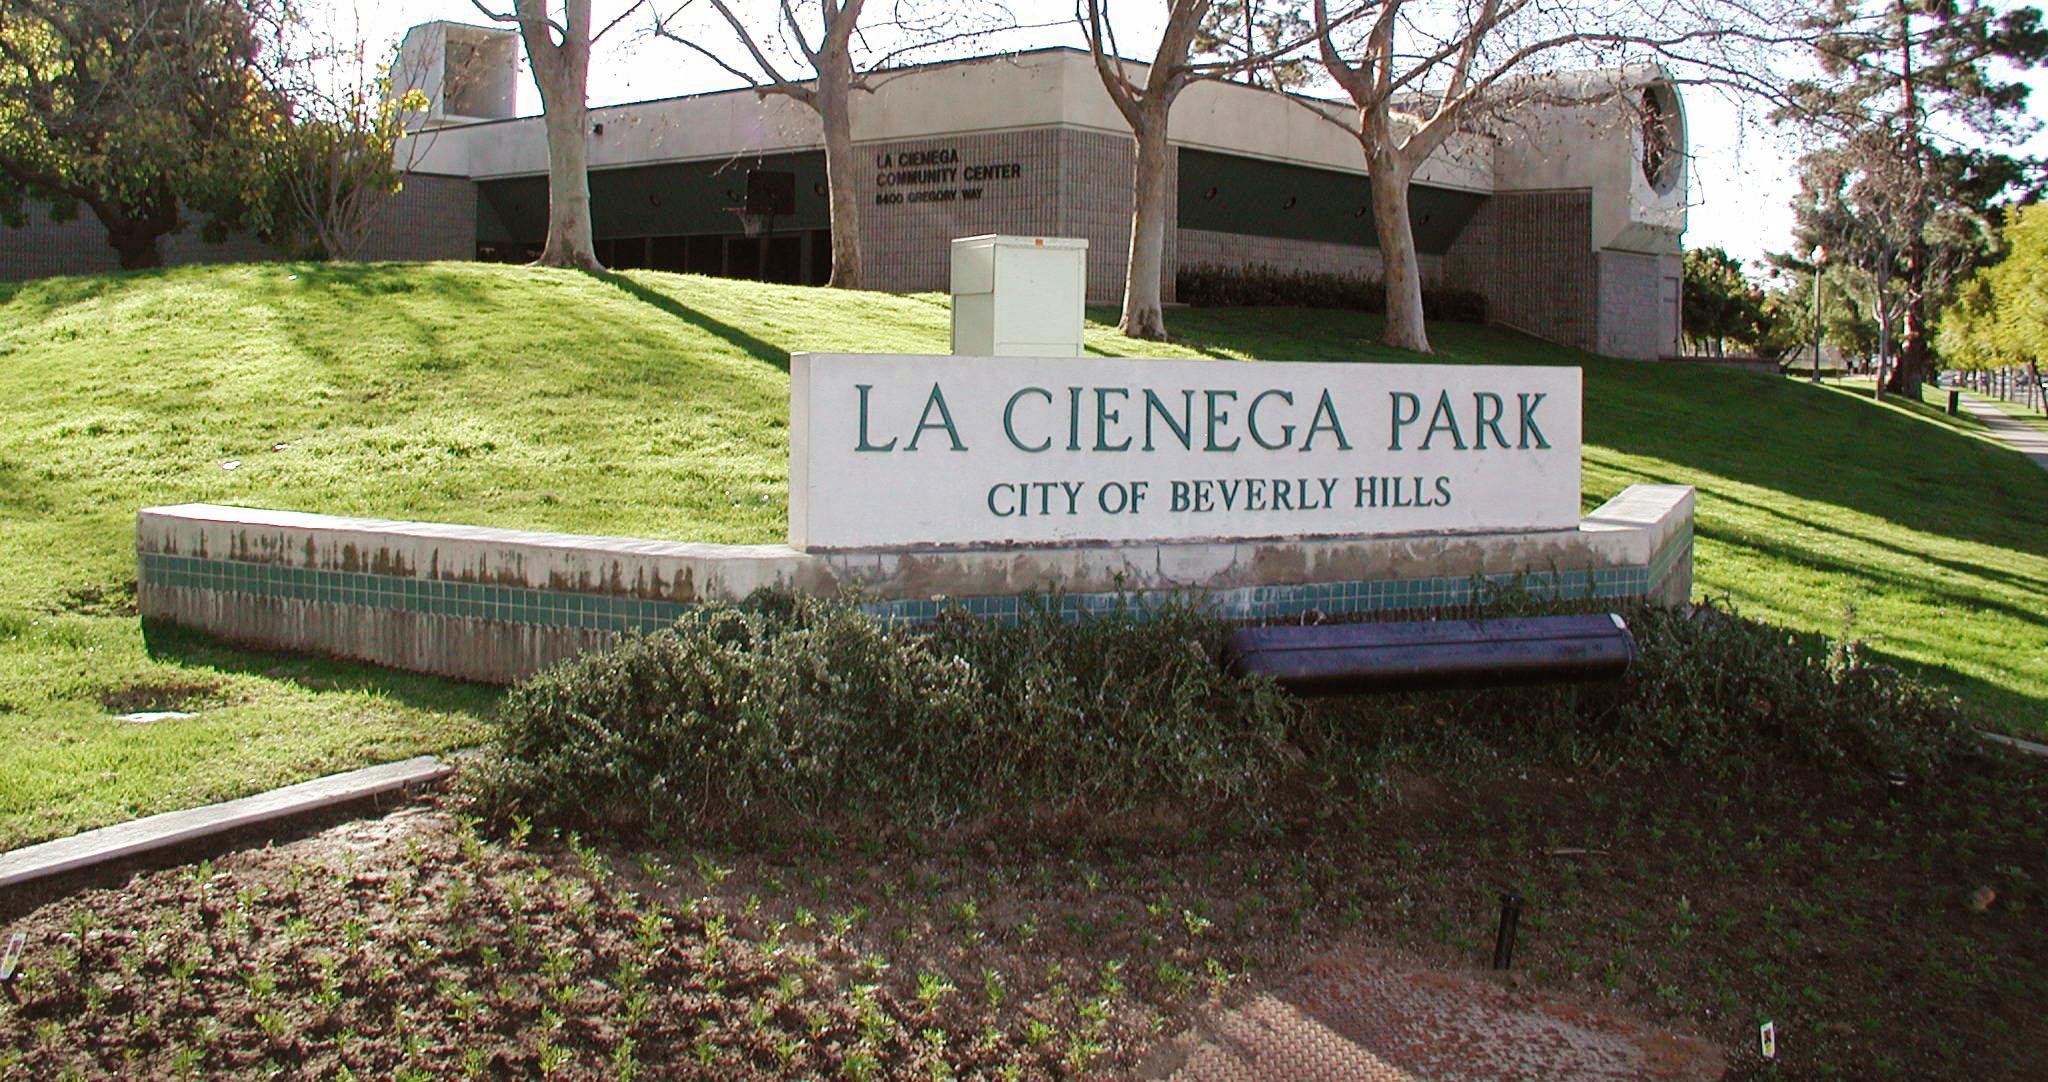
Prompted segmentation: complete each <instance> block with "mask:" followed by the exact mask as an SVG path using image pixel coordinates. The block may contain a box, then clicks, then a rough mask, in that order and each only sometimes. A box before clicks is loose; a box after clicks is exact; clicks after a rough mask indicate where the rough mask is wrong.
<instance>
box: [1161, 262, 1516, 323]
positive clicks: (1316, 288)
mask: <svg viewBox="0 0 2048 1082" xmlns="http://www.w3.org/2000/svg"><path fill="white" fill-rule="evenodd" d="M1174 290H1175V294H1174V295H1175V296H1176V297H1177V298H1179V300H1180V301H1181V302H1182V303H1183V304H1192V305H1195V306H1196V307H1200V308H1243V307H1248V306H1252V305H1277V306H1284V307H1294V308H1355V309H1358V310H1359V311H1363V312H1373V313H1384V312H1385V311H1386V310H1387V293H1386V286H1385V284H1384V283H1383V282H1382V281H1381V280H1380V279H1378V278H1366V277H1363V276H1361V275H1353V274H1338V273H1335V272H1332V271H1284V270H1280V269H1278V268H1276V267H1271V266H1267V265H1266V264H1264V263H1254V264H1250V265H1246V266H1235V267H1218V266H1209V265H1202V266H1192V267H1182V268H1181V269H1180V273H1179V275H1178V276H1177V277H1176V278H1175V279H1174ZM1422 310H1423V312H1424V313H1425V314H1426V315H1427V316H1428V317H1429V318H1430V319H1433V320H1454V321H1457V322H1460V323H1484V322H1486V297H1485V296H1484V295H1483V294H1480V293H1475V292H1473V291H1472V290H1469V289H1444V288H1438V287H1434V286H1425V287H1424V288H1423V290H1422Z"/></svg>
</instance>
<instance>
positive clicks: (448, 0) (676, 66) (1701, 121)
mask: <svg viewBox="0 0 2048 1082" xmlns="http://www.w3.org/2000/svg"><path fill="white" fill-rule="evenodd" d="M320 2H325V3H327V4H329V5H331V6H330V7H328V8H327V9H326V10H327V12H328V13H329V17H331V18H334V19H337V20H338V21H339V23H340V25H341V28H342V29H344V30H345V29H346V28H347V27H348V25H350V24H352V23H354V22H355V21H356V20H357V19H360V22H361V36H362V37H363V39H364V40H366V41H368V42H370V43H372V44H373V45H375V44H378V43H384V44H386V45H387V47H388V48H389V49H395V48H396V46H397V42H398V39H399V38H400V37H401V36H402V35H403V34H404V32H405V30H406V28H407V27H409V26H413V25H416V24H419V23H423V22H430V21H433V20H436V19H445V20H448V21H451V22H465V23H482V22H485V21H486V20H485V19H484V17H483V16H482V15H481V14H480V13H479V12H478V10H477V8H476V6H475V4H473V3H471V2H470V0H370V2H368V3H366V4H363V5H361V6H350V5H349V3H348V0H316V4H317V3H320ZM487 2H493V0H487ZM670 2H671V3H673V2H676V0H670ZM510 6H511V5H510V0H495V2H493V8H494V10H497V9H503V8H509V7H510ZM595 6H596V9H597V19H598V21H599V23H600V24H602V22H603V21H604V20H605V19H607V18H608V17H609V15H611V14H616V13H617V11H619V10H620V9H621V8H623V7H624V0H597V3H596V5H595ZM1011 7H1012V10H1013V11H1014V12H1015V13H1016V14H1017V16H1018V19H1019V21H1021V22H1025V23H1032V22H1058V21H1062V20H1063V19H1065V18H1066V17H1068V16H1069V15H1070V13H1071V12H1072V10H1073V7H1072V3H1071V0H1013V3H1012V4H1011ZM1116 10H1117V11H1118V24H1117V25H1118V31H1119V33H1118V41H1119V44H1121V45H1122V47H1123V48H1124V50H1125V52H1126V53H1129V54H1133V55H1140V56H1142V55H1148V54H1149V52H1150V50H1151V49H1152V48H1153V46H1154V44H1155V43H1156V41H1157V35H1158V29H1157V26H1156V24H1155V25H1152V26H1147V25H1145V24H1144V20H1143V19H1142V18H1132V19H1128V20H1127V19H1126V18H1125V17H1124V16H1123V14H1122V13H1123V12H1124V11H1125V10H1128V11H1130V12H1132V13H1140V12H1144V11H1147V10H1149V5H1144V4H1130V5H1126V7H1124V8H1119V9H1116ZM645 22H646V20H645V19H644V18H643V17H642V16H640V15H637V14H636V15H634V16H632V17H631V18H629V19H628V20H627V22H625V23H623V24H621V25H620V26H619V27H618V28H617V29H615V30H613V31H612V32H611V33H610V34H609V35H607V36H606V37H605V38H604V39H602V40H601V41H600V42H599V43H598V46H597V49H596V51H595V53H594V55H593V58H592V62H591V70H590V84H589V100H590V103H591V104H592V105H610V104H614V103H618V102H629V101H643V100H646V99H650V98H662V97H670V96H673V95H678V94H690V93H697V92H700V91H706V90H718V89H724V88H727V87H731V86H734V85H737V81H736V80H735V79H734V78H733V77H732V76H731V75H729V74H727V73H725V72H723V71H720V70H718V68H716V67H715V66H714V65H712V64H711V62H710V61H708V60H705V59H703V58H702V57H699V56H697V55H696V54H694V53H692V52H690V51H689V50H687V49H686V48H685V47H683V46H681V45H678V44H676V43H674V42H669V41H661V40H648V39H646V37H645V34H644V33H643V32H642V28H643V27H644V25H645ZM1081 43H1082V39H1081V36H1080V32H1079V30H1078V28H1076V27H1073V26H1072V25H1062V26H1059V27H1057V28H1048V29H1042V30H1035V31H1029V32H1025V33H1022V34H1017V35H1012V36H1010V37H1007V38H1006V39H1004V41H1003V43H1002V46H1001V47H1003V48H1007V49H1019V48H1030V47H1034V46H1044V45H1080V44H1081ZM524 64H525V60H524V57H523V55H522V57H521V65H522V69H523V67H524ZM2030 82H2033V83H2034V84H2035V91H2034V94H2033V97H2034V98H2035V99H2036V100H2035V101H2034V103H2033V105H2032V108H2033V109H2034V111H2035V112H2036V114H2037V115H2040V114H2041V111H2042V110H2043V109H2048V76H2043V75H2042V74H2041V73H2036V74H2035V77H2034V78H2033V79H2031V80H2030ZM1684 100H1685V111H1686V128H1687V134H1688V137H1689V143H1690V148H1691V154H1692V171H1691V178H1690V179H1691V183H1690V189H1689V196H1690V200H1691V208H1690V212H1689V214H1688V215H1687V223H1688V224H1687V229H1686V234H1685V245H1686V247H1688V248H1705V247H1720V248H1724V249H1726V250H1727V251H1728V252H1730V253H1731V254H1733V255H1735V256H1736V257H1737V258H1739V259H1743V260H1745V261H1756V260H1761V259H1762V258H1763V256H1764V254H1765V253H1766V252H1769V251H1784V250H1786V249H1788V248H1789V247H1790V246H1791V244H1792V207H1791V203H1792V200H1793V198H1794V197H1795V196H1796V195H1797V194H1798V191H1799V181H1798V172H1797V161H1798V147H1797V143H1796V138H1795V136H1794V135H1793V134H1792V133H1789V132H1785V131H1782V130H1778V129H1775V128H1773V127H1772V126H1771V125H1770V124H1769V123H1768V122H1766V121H1765V120H1763V119H1762V117H1761V115H1760V111H1759V110H1758V109H1757V108H1756V107H1755V106H1753V105H1752V106H1750V107H1748V108H1744V107H1742V106H1741V105H1740V104H1738V103H1737V102H1735V101H1733V100H1731V99H1729V98H1728V97H1726V96H1725V95H1723V94H1722V93H1720V92H1718V91H1716V90H1714V89H1711V88H1704V87H1696V88H1690V89H1688V90H1687V91H1686V92H1685V94H1684ZM539 110H540V97H539V93H538V92H537V91H536V90H535V89H534V87H533V84H532V81H531V79H530V78H522V79H521V80H520V87H519V111H520V112H521V113H522V114H526V113H537V112H539ZM2025 149H2027V150H2028V151H2029V152H2031V153H2035V154H2042V155H2048V133H2043V134H2039V135H2036V136H2035V137H2034V138H2033V139H2032V140H2031V141H2030V142H2029V143H2028V144H2027V146H2026V148H2025Z"/></svg>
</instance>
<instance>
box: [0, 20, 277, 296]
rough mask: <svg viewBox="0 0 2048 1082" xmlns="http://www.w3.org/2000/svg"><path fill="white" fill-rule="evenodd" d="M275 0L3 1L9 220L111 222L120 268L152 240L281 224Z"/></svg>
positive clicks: (138, 260) (1, 60) (2, 113)
mask: <svg viewBox="0 0 2048 1082" xmlns="http://www.w3.org/2000/svg"><path fill="white" fill-rule="evenodd" d="M283 17H284V12H283V11H282V5H278V6H272V4H271V2H270V0H93V2H90V3H81V2H77V0H0V221H4V222H5V223H6V224H8V225H10V226H16V227H19V226H21V225H23V224H25V222H26V209H27V205H28V204H31V203H40V204H42V205H44V206H46V207H48V208H49V211H50V213H51V214H52V216H53V217H55V218H57V219H59V220H64V219H68V218H70V217H73V216H75V215H76V214H77V213H78V212H79V210H80V208H84V209H86V210H89V211H91V212H92V214H93V216H94V217H95V218H97V219H98V220H99V222H100V224H101V225H103V226H105V227H106V231H107V243H108V245H110V246H111V247H112V248H113V249H114V250H115V251H116V252H117V253H119V255H120V260H121V266H122V267H124V268H135V267H153V266H156V265H158V264H159V263H160V262H161V261H162V256H161V253H160V252H159V250H158V243H157V242H158V240H159V239H160V238H162V237H163V236H164V235H165V234H168V233H172V232H175V231H177V230H179V229H181V228H183V227H184V226H186V225H187V224H188V223H187V221H186V219H185V215H186V214H187V213H194V214H198V215H203V216H204V219H205V220H204V223H203V225H204V233H205V235H206V236H207V237H208V238H209V239H219V238H220V237H221V236H223V235H225V234H226V233H227V232H228V231H229V230H231V229H235V228H248V229H252V230H256V231H262V230H264V229H266V228H268V227H269V226H270V224H271V222H270V220H269V214H268V212H269V209H270V207H271V201H270V198H269V177H270V173H269V163H270V162H271V160H272V158H273V155H274V151H275V148H276V145H277V142H278V140H279V138H280V137H281V135H282V133H283V132H284V130H285V127H286V116H285V107H284V104H283V102H282V100H281V99H280V97H279V96H278V95H277V93H276V92H275V91H274V90H273V89H272V87H271V86H270V84H269V82H268V80H267V78H266V70H267V65H269V64H270V63H272V62H273V61H274V60H275V58H274V57H269V56H266V55H265V53H264V50H263V48H262V45H263V42H264V41H266V40H270V39H273V38H274V37H275V35H274V34H273V33H271V31H270V30H269V29H268V27H270V26H272V25H274V24H275V22H276V21H277V20H279V19H281V18H283Z"/></svg>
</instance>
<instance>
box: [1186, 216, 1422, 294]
mask: <svg viewBox="0 0 2048 1082" xmlns="http://www.w3.org/2000/svg"><path fill="white" fill-rule="evenodd" d="M1179 233H1180V258H1181V263H1182V265H1183V266H1189V267H1240V266H1251V265H1254V264H1264V265H1265V266H1268V267H1272V268H1274V269H1275V270H1281V271H1290V272H1292V271H1310V272H1315V273H1330V274H1343V275H1350V276H1353V277H1364V278H1377V277H1379V276H1380V269H1381V266H1382V264H1381V262H1380V250H1379V249H1378V248H1367V247H1365V246H1363V245H1357V244H1332V243H1329V242H1327V241H1314V240H1290V239H1288V238H1285V237H1254V236H1250V235H1248V234H1244V233H1219V232H1215V231H1214V230H1208V229H1182V230H1180V231H1179ZM1444 259H1445V257H1444V256H1436V255H1428V254H1422V255H1418V256H1417V257H1416V266H1417V268H1418V269H1420V270H1421V271H1422V281H1423V283H1424V284H1426V285H1431V286H1434V285H1437V284H1440V283H1441V282H1442V281H1443V278H1444Z"/></svg>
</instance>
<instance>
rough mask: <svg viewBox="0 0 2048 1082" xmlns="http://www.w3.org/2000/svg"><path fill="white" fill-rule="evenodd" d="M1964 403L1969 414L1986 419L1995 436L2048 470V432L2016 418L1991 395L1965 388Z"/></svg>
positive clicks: (1985, 425)
mask: <svg viewBox="0 0 2048 1082" xmlns="http://www.w3.org/2000/svg"><path fill="white" fill-rule="evenodd" d="M1962 406H1963V409H1964V410H1965V411H1966V412H1968V413H1969V415H1970V416H1972V417H1975V418H1976V419H1978V420H1980V421H1982V422H1984V427H1986V428H1988V429H1990V430H1991V435H1992V437H1993V438H1995V439H1997V440H1998V441H1999V442H2000V443H2003V444H2005V445H2006V446H2008V447H2010V448H2012V449H2013V450H2015V451H2018V452H2019V453H2021V454H2023V455H2025V456H2027V457H2028V458H2030V459H2032V460H2033V461H2034V465H2036V466H2039V467H2041V468H2042V469H2044V470H2048V432H2043V431H2041V430H2040V429H2038V428H2035V427H2033V426H2032V425H2029V424H2027V423H2026V422H2024V421H2019V420H2015V419H2014V418H2012V417H2011V416H2009V415H2007V414H2006V413H2005V412H2004V411H2003V410H2000V409H1999V408H1998V407H1997V406H1995V405H1993V404H1992V402H1991V400H1990V399H1988V398H1980V397H1978V396H1977V395H1975V394H1972V393H1971V392H1969V391H1964V392H1963V397H1962Z"/></svg>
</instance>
